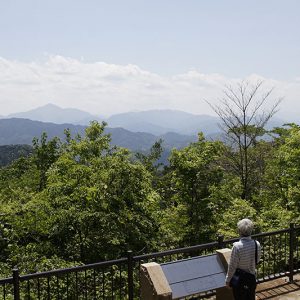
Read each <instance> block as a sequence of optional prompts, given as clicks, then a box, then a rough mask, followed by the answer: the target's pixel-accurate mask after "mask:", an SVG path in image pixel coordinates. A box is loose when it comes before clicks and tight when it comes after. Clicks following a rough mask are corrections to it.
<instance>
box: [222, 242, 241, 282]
mask: <svg viewBox="0 0 300 300" xmlns="http://www.w3.org/2000/svg"><path fill="white" fill-rule="evenodd" d="M238 263H239V253H238V250H237V248H236V247H235V246H233V247H232V251H231V256H230V261H229V265H228V271H227V275H226V279H225V283H226V285H227V286H229V282H230V280H231V278H232V276H233V274H234V272H235V270H236V268H237V266H238Z"/></svg>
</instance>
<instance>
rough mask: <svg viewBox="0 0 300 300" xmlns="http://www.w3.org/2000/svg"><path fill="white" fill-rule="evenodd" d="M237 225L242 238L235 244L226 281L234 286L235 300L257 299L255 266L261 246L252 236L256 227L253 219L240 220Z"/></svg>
mask: <svg viewBox="0 0 300 300" xmlns="http://www.w3.org/2000/svg"><path fill="white" fill-rule="evenodd" d="M237 227H238V232H239V235H240V240H239V241H238V242H235V243H234V244H233V247H232V252H231V257H230V262H229V266H228V271H227V275H226V279H225V283H226V286H227V287H231V288H232V291H233V295H234V299H235V300H255V289H256V272H255V267H256V265H257V263H258V262H259V259H260V256H261V246H260V244H259V242H258V241H256V240H253V239H252V238H251V233H252V230H253V227H254V225H253V223H252V221H251V220H249V219H243V220H240V221H239V222H238V223H237Z"/></svg>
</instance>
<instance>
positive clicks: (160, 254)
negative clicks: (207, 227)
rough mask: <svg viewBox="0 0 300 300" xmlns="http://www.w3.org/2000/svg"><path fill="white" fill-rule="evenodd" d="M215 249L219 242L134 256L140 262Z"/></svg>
mask: <svg viewBox="0 0 300 300" xmlns="http://www.w3.org/2000/svg"><path fill="white" fill-rule="evenodd" d="M214 247H218V242H212V243H207V244H201V245H196V246H192V247H184V248H178V249H172V250H167V251H162V252H155V253H150V254H143V255H138V256H134V257H133V260H135V261H139V260H143V259H149V258H156V257H163V256H168V255H172V254H181V253H186V252H193V251H197V250H203V249H210V248H214Z"/></svg>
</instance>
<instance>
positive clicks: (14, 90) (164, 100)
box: [0, 56, 300, 117]
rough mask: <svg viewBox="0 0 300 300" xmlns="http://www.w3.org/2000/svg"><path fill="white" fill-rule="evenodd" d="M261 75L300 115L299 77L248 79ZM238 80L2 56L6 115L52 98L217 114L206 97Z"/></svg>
mask: <svg viewBox="0 0 300 300" xmlns="http://www.w3.org/2000/svg"><path fill="white" fill-rule="evenodd" d="M261 79H263V80H264V81H265V87H266V88H269V87H271V86H274V87H275V92H274V97H278V96H285V99H284V101H283V103H282V107H284V109H283V110H282V113H283V115H284V116H285V117H288V116H289V115H291V116H294V115H295V116H296V114H295V113H293V112H295V108H297V109H298V111H299V108H300V107H299V106H300V104H298V103H297V99H298V98H299V97H300V80H299V77H298V78H295V79H294V80H293V81H290V82H283V81H276V80H273V79H271V78H263V77H262V76H260V75H257V74H252V75H250V76H249V77H248V78H246V79H245V80H248V81H250V82H256V81H257V80H261ZM238 81H241V79H240V78H227V77H225V76H223V75H221V74H202V73H200V72H199V71H197V70H192V71H189V72H187V73H184V74H179V75H174V76H171V77H167V76H161V75H158V74H154V73H151V72H147V71H145V70H142V69H141V68H139V67H138V66H136V65H115V64H107V63H104V62H95V63H87V62H84V61H82V60H77V59H72V58H66V57H62V56H48V57H47V59H46V60H45V61H44V62H38V61H35V62H31V63H24V62H19V61H12V60H7V59H4V58H0V95H1V96H0V108H1V110H0V115H6V114H9V113H13V112H19V111H25V110H29V109H32V108H35V107H38V106H42V105H45V104H47V103H49V102H51V103H53V104H56V105H59V106H61V107H74V108H79V109H82V110H86V111H89V112H91V113H93V114H101V115H110V114H114V113H119V112H124V111H132V110H147V109H158V108H161V109H179V110H184V111H187V112H192V113H196V114H203V113H206V114H212V113H213V112H212V110H211V108H210V107H209V106H208V104H207V103H206V102H205V101H204V99H206V100H208V101H211V102H214V103H217V101H218V99H219V98H220V97H222V91H223V89H224V86H225V85H226V84H235V83H236V82H238Z"/></svg>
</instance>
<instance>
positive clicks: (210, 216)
mask: <svg viewBox="0 0 300 300" xmlns="http://www.w3.org/2000/svg"><path fill="white" fill-rule="evenodd" d="M247 107H248V106H247ZM275 108H276V107H274V109H275ZM227 112H228V110H227ZM252 112H253V111H252ZM247 113H248V111H247V109H246V110H245V111H244V115H243V114H242V115H236V117H237V118H236V119H237V120H238V124H240V125H239V126H236V125H235V123H234V121H233V119H230V120H231V121H232V123H228V125H230V126H231V130H228V131H227V138H228V140H231V144H230V143H228V142H227V143H223V142H221V141H211V140H207V139H206V138H205V136H204V135H203V134H202V133H199V135H198V140H197V141H196V142H193V143H190V144H189V145H188V146H186V147H184V148H182V149H173V150H172V152H171V154H170V156H169V162H170V164H169V165H168V166H166V167H164V168H162V167H161V166H160V165H158V164H157V160H158V159H159V158H160V155H161V153H162V147H161V143H160V142H159V141H158V142H156V143H154V144H153V146H152V148H151V151H150V153H148V154H144V153H137V154H133V153H132V152H131V151H130V150H128V149H126V148H120V147H116V146H112V145H111V143H110V137H109V136H108V135H107V134H106V133H105V124H99V123H97V122H93V123H92V124H91V125H90V126H89V127H87V128H86V129H85V135H77V136H74V135H72V134H71V132H70V131H69V130H66V131H65V138H64V139H63V140H60V139H59V138H57V137H54V138H51V139H49V138H47V135H46V134H42V135H41V136H40V137H38V138H36V139H34V141H33V154H32V156H29V157H24V158H20V159H18V160H16V161H15V162H14V163H12V164H11V165H9V166H7V167H2V168H1V169H0V204H1V205H0V207H1V213H0V218H1V219H0V243H1V248H0V249H1V252H0V261H1V263H0V272H1V274H2V276H8V275H9V274H10V270H11V268H12V267H13V266H15V265H18V266H19V268H20V270H21V272H22V273H29V272H36V271H41V270H46V269H52V268H58V267H64V266H67V265H74V264H79V263H90V262H95V261H102V260H106V259H114V258H118V257H122V256H124V255H125V254H126V251H127V250H129V249H130V250H133V252H134V253H147V252H154V251H159V250H162V249H170V248H176V247H183V246H189V245H195V244H200V243H206V242H209V241H213V240H215V239H216V236H217V235H218V234H223V235H225V237H226V238H228V237H234V236H236V231H235V230H236V222H237V221H238V220H239V219H241V218H244V217H249V218H251V219H253V221H254V222H255V224H256V228H255V230H256V232H259V231H266V230H272V229H278V228H283V227H287V226H288V224H289V222H290V221H294V222H298V221H299V212H300V198H299V195H300V187H299V176H300V163H299V157H300V150H299V149H300V127H299V126H298V125H295V124H290V125H286V126H282V127H277V128H274V129H272V130H271V131H266V130H265V129H264V125H265V124H266V121H267V120H268V118H270V117H272V114H273V110H271V111H270V112H269V113H265V114H264V115H263V117H262V115H259V118H254V116H253V117H252V118H248V117H247V118H246V117H244V116H245V115H246V114H247ZM254 114H256V111H254ZM223 117H224V120H225V121H226V120H227V119H226V118H225V117H226V115H223ZM250 117H251V115H250ZM249 119H251V120H256V121H255V122H254V123H252V124H250V123H249V124H246V122H248V120H249ZM243 122H244V123H243ZM262 135H269V136H270V139H268V140H262V139H261V136H262Z"/></svg>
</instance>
